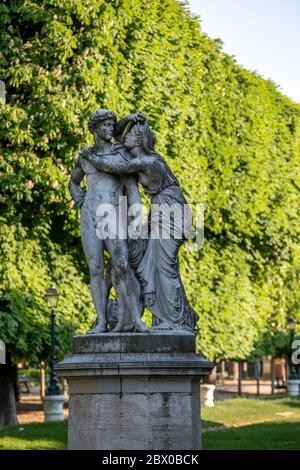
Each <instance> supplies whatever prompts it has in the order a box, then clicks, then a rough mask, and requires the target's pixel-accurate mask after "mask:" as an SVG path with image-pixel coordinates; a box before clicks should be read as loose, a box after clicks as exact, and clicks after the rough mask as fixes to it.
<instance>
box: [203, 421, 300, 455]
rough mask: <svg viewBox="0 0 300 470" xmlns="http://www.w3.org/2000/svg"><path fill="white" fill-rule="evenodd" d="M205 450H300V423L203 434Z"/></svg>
mask: <svg viewBox="0 0 300 470" xmlns="http://www.w3.org/2000/svg"><path fill="white" fill-rule="evenodd" d="M202 437H203V448H204V449H214V450H260V449H262V450H300V422H294V423H282V422H271V423H270V422H269V423H261V424H252V425H249V426H241V427H239V428H224V429H223V430H220V431H211V432H205V433H203V436H202Z"/></svg>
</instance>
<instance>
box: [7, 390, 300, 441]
mask: <svg viewBox="0 0 300 470" xmlns="http://www.w3.org/2000/svg"><path fill="white" fill-rule="evenodd" d="M202 426H203V430H204V432H203V448H204V449H253V450H254V449H274V450H277V449H298V450H300V399H299V398H290V397H287V396H281V397H279V398H278V397H277V396H276V397H270V398H257V399H254V398H233V399H231V400H225V401H219V402H217V403H216V405H215V407H214V408H203V409H202ZM66 446H67V421H63V422H60V423H45V424H40V423H33V424H25V425H22V426H10V427H6V428H2V429H0V449H38V450H40V449H65V448H66Z"/></svg>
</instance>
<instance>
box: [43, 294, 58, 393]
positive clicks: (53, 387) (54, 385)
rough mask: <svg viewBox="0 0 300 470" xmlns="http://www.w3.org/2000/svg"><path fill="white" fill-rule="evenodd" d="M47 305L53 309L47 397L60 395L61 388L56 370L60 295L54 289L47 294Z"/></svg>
mask: <svg viewBox="0 0 300 470" xmlns="http://www.w3.org/2000/svg"><path fill="white" fill-rule="evenodd" d="M46 297H47V305H48V307H49V308H51V359H50V380H49V384H48V386H47V389H46V395H60V394H61V391H60V387H59V382H58V378H57V375H56V373H55V370H54V366H55V362H56V358H55V313H54V310H55V308H56V307H57V303H58V299H59V295H58V292H57V290H56V289H55V288H54V287H50V288H49V289H48V290H47V292H46Z"/></svg>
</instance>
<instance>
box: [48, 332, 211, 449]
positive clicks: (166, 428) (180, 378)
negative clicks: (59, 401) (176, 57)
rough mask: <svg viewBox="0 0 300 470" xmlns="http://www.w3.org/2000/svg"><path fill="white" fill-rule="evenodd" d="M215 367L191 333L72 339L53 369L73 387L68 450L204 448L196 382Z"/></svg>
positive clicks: (94, 336) (112, 334)
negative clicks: (197, 349)
mask: <svg viewBox="0 0 300 470" xmlns="http://www.w3.org/2000/svg"><path fill="white" fill-rule="evenodd" d="M213 366H214V364H212V363H211V362H208V361H207V360H205V359H204V358H203V357H202V356H199V355H197V354H195V337H194V335H192V334H190V333H180V334H178V333H177V334H176V333H169V332H161V333H158V332H156V333H155V334H154V333H150V334H149V333H103V334H101V335H85V336H77V337H74V339H73V354H72V355H70V356H68V357H66V358H65V359H64V360H63V361H62V362H60V363H59V364H57V366H56V371H57V374H58V375H61V376H63V377H65V378H66V379H67V380H68V383H69V393H70V399H69V430H68V447H69V449H79V450H84V449H97V450H100V449H102V450H103V449H104V450H137V449H143V450H176V449H177V450H190V449H196V450H197V449H200V448H201V426H200V385H199V380H200V378H201V377H203V376H205V375H208V374H209V373H210V372H211V370H212V368H213Z"/></svg>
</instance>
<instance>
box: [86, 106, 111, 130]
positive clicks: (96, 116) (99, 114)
mask: <svg viewBox="0 0 300 470" xmlns="http://www.w3.org/2000/svg"><path fill="white" fill-rule="evenodd" d="M105 119H113V120H114V121H115V123H116V122H117V116H116V115H115V113H113V112H112V111H110V110H109V109H97V111H94V112H93V113H92V114H91V117H90V119H89V122H88V130H89V131H90V132H91V134H93V133H94V132H95V130H96V127H97V124H98V123H99V122H100V121H105Z"/></svg>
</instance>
